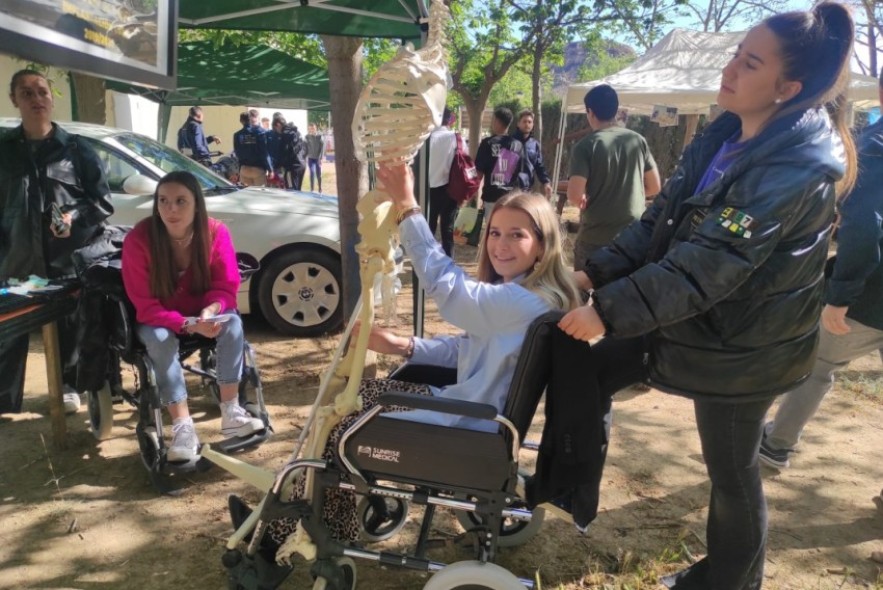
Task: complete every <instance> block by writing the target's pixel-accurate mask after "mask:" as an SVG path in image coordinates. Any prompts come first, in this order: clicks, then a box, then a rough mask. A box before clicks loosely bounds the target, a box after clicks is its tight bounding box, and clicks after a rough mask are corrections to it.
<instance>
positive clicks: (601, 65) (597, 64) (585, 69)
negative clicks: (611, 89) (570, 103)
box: [577, 41, 637, 82]
mask: <svg viewBox="0 0 883 590" xmlns="http://www.w3.org/2000/svg"><path fill="white" fill-rule="evenodd" d="M590 47H592V48H594V49H590ZM587 50H588V51H587V55H592V58H591V59H586V61H585V63H584V64H583V66H582V67H581V68H580V69H579V74H577V79H578V80H582V81H586V82H588V81H591V80H597V79H599V78H603V77H604V76H609V75H610V74H615V73H616V72H618V71H620V70H621V69H623V68H624V67H626V66H628V65H629V64H631V63H632V62H634V61H635V60H636V59H637V56H636V55H634V54H632V55H619V56H615V55H611V53H610V51H609V50H608V47H607V43H606V42H603V41H602V42H601V43H593V44H591V45H590V46H589V47H587Z"/></svg>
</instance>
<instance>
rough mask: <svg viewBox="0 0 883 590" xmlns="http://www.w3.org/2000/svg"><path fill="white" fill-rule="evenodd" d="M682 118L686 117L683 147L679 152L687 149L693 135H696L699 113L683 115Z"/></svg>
mask: <svg viewBox="0 0 883 590" xmlns="http://www.w3.org/2000/svg"><path fill="white" fill-rule="evenodd" d="M684 118H685V119H686V120H685V125H684V148H683V149H682V150H681V152H683V151H684V150H685V149H687V146H688V145H690V142H691V141H693V136H694V135H696V128H697V127H699V115H684Z"/></svg>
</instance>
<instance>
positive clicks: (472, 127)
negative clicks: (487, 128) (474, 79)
mask: <svg viewBox="0 0 883 590" xmlns="http://www.w3.org/2000/svg"><path fill="white" fill-rule="evenodd" d="M460 96H461V97H462V98H463V104H464V106H465V107H466V112H467V113H469V133H468V137H469V155H471V156H472V157H473V158H474V157H475V153H476V152H477V151H478V143H479V142H480V141H481V116H482V114H483V111H484V106H483V105H479V104H478V101H476V100H473V99H472V97H470V96H468V95H464V94H463V93H460Z"/></svg>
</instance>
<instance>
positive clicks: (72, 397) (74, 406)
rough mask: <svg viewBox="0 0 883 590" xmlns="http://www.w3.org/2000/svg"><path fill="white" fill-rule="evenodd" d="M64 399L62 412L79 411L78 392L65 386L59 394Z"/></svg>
mask: <svg viewBox="0 0 883 590" xmlns="http://www.w3.org/2000/svg"><path fill="white" fill-rule="evenodd" d="M61 398H62V400H63V401H64V413H65V414H76V413H77V412H79V411H80V394H79V393H77V392H76V391H74V390H72V389H70V388H68V387H65V391H64V393H63V394H62V395H61Z"/></svg>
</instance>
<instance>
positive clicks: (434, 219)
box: [429, 185, 460, 256]
mask: <svg viewBox="0 0 883 590" xmlns="http://www.w3.org/2000/svg"><path fill="white" fill-rule="evenodd" d="M459 208H460V207H459V206H458V205H457V202H456V201H454V199H452V198H451V197H449V196H448V185H444V186H437V187H435V188H431V189H429V231H431V232H432V235H435V228H436V227H438V220H439V218H441V244H442V249H443V250H444V251H445V254H447V255H448V256H453V255H454V221H456V220H457V211H458V210H459Z"/></svg>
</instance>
